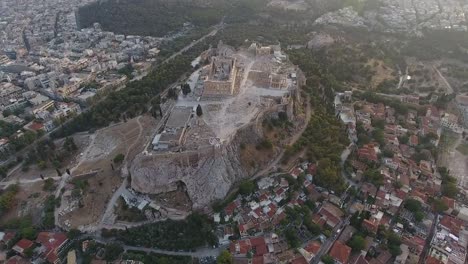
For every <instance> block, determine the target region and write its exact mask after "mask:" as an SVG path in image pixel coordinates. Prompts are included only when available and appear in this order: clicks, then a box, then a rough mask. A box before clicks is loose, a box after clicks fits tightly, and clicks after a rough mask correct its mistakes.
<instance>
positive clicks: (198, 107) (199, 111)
mask: <svg viewBox="0 0 468 264" xmlns="http://www.w3.org/2000/svg"><path fill="white" fill-rule="evenodd" d="M202 115H203V110H202V108H201V105H198V106H197V116H202Z"/></svg>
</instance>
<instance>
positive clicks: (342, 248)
mask: <svg viewBox="0 0 468 264" xmlns="http://www.w3.org/2000/svg"><path fill="white" fill-rule="evenodd" d="M328 255H330V257H332V258H333V259H334V260H335V263H336V264H348V260H349V256H350V255H351V248H350V247H348V246H347V245H345V244H343V243H341V242H340V241H335V243H334V244H333V247H332V248H331V250H330V252H329V253H328Z"/></svg>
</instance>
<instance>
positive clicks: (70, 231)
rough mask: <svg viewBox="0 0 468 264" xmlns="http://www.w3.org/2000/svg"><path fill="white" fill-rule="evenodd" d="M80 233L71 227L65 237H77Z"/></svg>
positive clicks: (71, 238)
mask: <svg viewBox="0 0 468 264" xmlns="http://www.w3.org/2000/svg"><path fill="white" fill-rule="evenodd" d="M80 234H81V232H80V230H78V229H74V228H72V229H70V230H69V231H68V232H67V238H68V239H70V240H73V239H75V238H77V237H78V236H79V235H80Z"/></svg>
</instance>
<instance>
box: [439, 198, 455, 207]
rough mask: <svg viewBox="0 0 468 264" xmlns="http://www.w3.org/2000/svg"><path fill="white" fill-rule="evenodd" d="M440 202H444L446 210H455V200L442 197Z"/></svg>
mask: <svg viewBox="0 0 468 264" xmlns="http://www.w3.org/2000/svg"><path fill="white" fill-rule="evenodd" d="M442 202H444V204H445V205H447V206H448V208H451V209H453V208H455V200H454V199H452V198H449V197H446V196H444V197H442Z"/></svg>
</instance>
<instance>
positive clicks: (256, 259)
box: [252, 256, 265, 264]
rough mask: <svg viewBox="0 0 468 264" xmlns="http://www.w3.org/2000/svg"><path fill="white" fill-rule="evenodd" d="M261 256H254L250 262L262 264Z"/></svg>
mask: <svg viewBox="0 0 468 264" xmlns="http://www.w3.org/2000/svg"><path fill="white" fill-rule="evenodd" d="M264 263H265V261H264V260H263V256H256V257H253V259H252V264H264Z"/></svg>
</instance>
